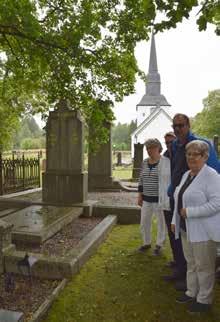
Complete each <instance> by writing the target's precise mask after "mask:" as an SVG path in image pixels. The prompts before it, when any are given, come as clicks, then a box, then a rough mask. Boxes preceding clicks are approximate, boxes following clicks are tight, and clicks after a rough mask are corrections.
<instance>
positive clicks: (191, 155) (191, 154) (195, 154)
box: [186, 152, 202, 159]
mask: <svg viewBox="0 0 220 322" xmlns="http://www.w3.org/2000/svg"><path fill="white" fill-rule="evenodd" d="M201 156H202V154H201V153H199V152H187V153H186V157H187V158H188V159H189V158H193V159H199V158H200V157H201Z"/></svg>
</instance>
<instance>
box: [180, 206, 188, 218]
mask: <svg viewBox="0 0 220 322" xmlns="http://www.w3.org/2000/svg"><path fill="white" fill-rule="evenodd" d="M180 216H181V217H182V218H184V219H185V218H186V217H187V215H186V208H182V209H180Z"/></svg>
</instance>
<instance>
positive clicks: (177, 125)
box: [172, 123, 186, 129]
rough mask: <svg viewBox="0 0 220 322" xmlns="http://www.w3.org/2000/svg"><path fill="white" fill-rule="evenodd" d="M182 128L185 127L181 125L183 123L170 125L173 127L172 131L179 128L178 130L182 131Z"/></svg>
mask: <svg viewBox="0 0 220 322" xmlns="http://www.w3.org/2000/svg"><path fill="white" fill-rule="evenodd" d="M184 126H186V124H183V123H176V124H173V125H172V127H173V129H175V128H177V127H178V128H180V129H182V128H183V127H184Z"/></svg>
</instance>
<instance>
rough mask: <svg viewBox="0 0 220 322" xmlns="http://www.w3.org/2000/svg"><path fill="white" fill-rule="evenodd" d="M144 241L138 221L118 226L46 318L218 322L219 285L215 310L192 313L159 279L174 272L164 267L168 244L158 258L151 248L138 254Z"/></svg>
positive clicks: (87, 321) (107, 321) (70, 321)
mask: <svg viewBox="0 0 220 322" xmlns="http://www.w3.org/2000/svg"><path fill="white" fill-rule="evenodd" d="M154 228H155V227H154ZM140 242H141V239H140V233H139V226H138V225H129V226H116V227H115V228H114V229H113V231H112V232H111V233H110V235H109V237H108V239H107V240H106V242H105V243H104V244H103V245H102V246H101V247H99V249H98V251H97V253H96V254H95V255H94V256H93V257H92V258H91V259H90V260H89V261H88V262H87V263H86V265H85V266H84V267H83V268H82V270H81V272H80V274H78V275H76V276H75V277H73V278H72V280H71V281H70V282H69V283H68V285H67V287H66V288H65V289H64V291H63V292H62V294H61V295H60V296H59V298H58V299H57V300H56V301H55V303H54V304H53V306H52V309H51V310H50V312H49V315H48V317H47V318H46V319H45V322H99V321H100V322H117V321H118V322H119V321H120V322H188V321H193V322H220V285H219V284H218V285H216V289H215V301H214V305H213V310H212V312H211V313H209V314H205V315H204V316H198V315H190V314H189V313H187V305H185V304H178V303H176V302H175V298H176V296H178V295H179V292H177V291H175V289H174V287H173V285H172V284H170V283H166V282H164V281H163V280H162V278H161V276H162V275H164V274H169V272H170V270H169V269H168V268H165V266H164V265H165V263H166V261H167V260H168V259H169V258H170V252H169V247H168V245H167V246H166V247H165V249H164V252H163V255H162V256H160V257H155V256H153V255H152V251H151V250H150V251H149V252H148V253H145V254H139V253H137V252H135V250H136V249H137V247H138V246H139V245H140ZM167 244H168V243H167Z"/></svg>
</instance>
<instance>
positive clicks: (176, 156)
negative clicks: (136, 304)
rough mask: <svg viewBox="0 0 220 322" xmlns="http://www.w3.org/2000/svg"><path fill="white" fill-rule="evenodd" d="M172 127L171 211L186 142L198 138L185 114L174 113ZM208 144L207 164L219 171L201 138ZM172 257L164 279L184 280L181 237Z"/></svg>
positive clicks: (182, 170)
mask: <svg viewBox="0 0 220 322" xmlns="http://www.w3.org/2000/svg"><path fill="white" fill-rule="evenodd" d="M173 129H174V133H175V135H176V139H175V140H174V141H173V142H172V153H171V185H170V187H169V190H168V194H169V197H170V206H171V211H172V212H173V210H174V198H173V194H174V191H175V189H176V187H177V186H178V185H179V183H180V181H181V178H182V176H183V174H184V173H185V172H186V171H187V170H188V169H189V168H188V165H187V162H186V155H185V147H186V145H187V143H189V142H191V141H193V140H197V139H200V140H201V138H199V137H197V136H196V135H194V134H192V133H191V132H190V121H189V118H188V116H186V115H185V114H176V115H175V116H174V118H173ZM202 140H204V141H206V142H207V143H208V144H209V158H208V160H207V164H208V165H209V166H210V167H212V168H214V169H215V170H216V171H217V172H220V163H219V161H218V159H217V155H216V152H215V150H214V147H213V146H212V145H211V143H210V142H209V141H207V140H205V139H202ZM174 254H175V255H174V258H175V261H176V269H175V271H174V272H173V274H172V275H168V276H164V279H165V280H166V281H178V280H180V281H184V280H185V278H186V269H187V268H186V260H185V257H184V254H183V248H182V242H181V237H180V238H179V239H176V240H175V242H174Z"/></svg>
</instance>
